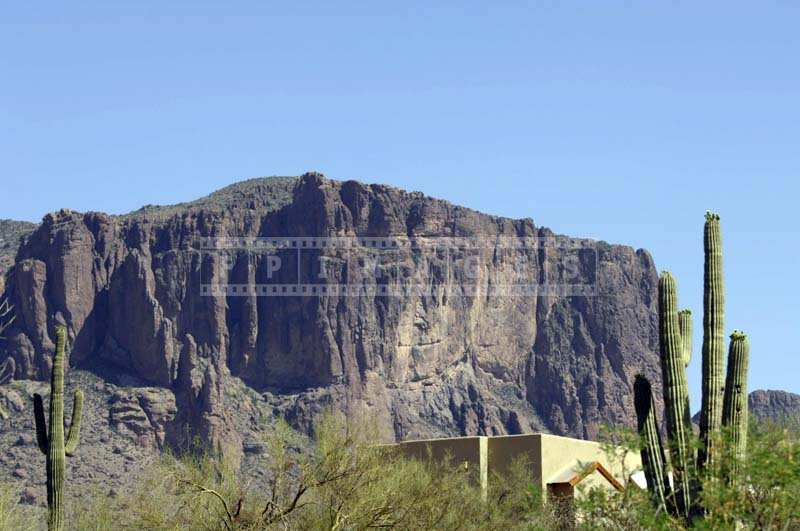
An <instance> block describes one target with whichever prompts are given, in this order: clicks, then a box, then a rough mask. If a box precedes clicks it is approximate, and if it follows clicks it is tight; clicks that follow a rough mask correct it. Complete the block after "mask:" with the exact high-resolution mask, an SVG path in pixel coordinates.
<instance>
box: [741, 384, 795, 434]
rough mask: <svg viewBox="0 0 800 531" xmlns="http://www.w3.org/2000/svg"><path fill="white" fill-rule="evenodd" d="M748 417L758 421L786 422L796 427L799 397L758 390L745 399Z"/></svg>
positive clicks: (780, 392) (782, 392)
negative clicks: (748, 410) (748, 408)
mask: <svg viewBox="0 0 800 531" xmlns="http://www.w3.org/2000/svg"><path fill="white" fill-rule="evenodd" d="M747 402H748V406H749V407H750V416H751V417H752V418H755V419H758V420H770V421H775V422H784V421H787V422H789V423H791V424H792V425H794V426H797V425H798V424H797V423H798V421H800V395H797V394H794V393H788V392H786V391H775V390H772V389H770V390H763V389H758V390H756V391H753V392H752V393H750V395H749V396H748V397H747Z"/></svg>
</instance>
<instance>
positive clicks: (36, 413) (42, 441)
mask: <svg viewBox="0 0 800 531" xmlns="http://www.w3.org/2000/svg"><path fill="white" fill-rule="evenodd" d="M33 418H34V420H35V421H36V441H37V443H38V444H39V450H41V451H42V453H43V454H45V455H47V450H48V447H49V446H50V445H49V443H48V441H47V421H46V420H45V418H44V402H42V395H40V394H38V393H37V394H35V395H33Z"/></svg>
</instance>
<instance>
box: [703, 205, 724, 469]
mask: <svg viewBox="0 0 800 531" xmlns="http://www.w3.org/2000/svg"><path fill="white" fill-rule="evenodd" d="M703 251H704V253H705V266H704V269H703V380H702V388H703V403H702V406H701V409H700V439H701V441H702V443H703V446H702V448H701V449H700V452H699V455H698V460H697V462H698V465H699V466H700V467H701V468H702V467H703V466H705V464H706V462H707V461H709V460H710V459H713V455H714V452H713V450H712V445H713V444H714V440H715V438H716V437H715V435H716V434H717V433H718V432H719V428H720V426H721V424H722V402H723V400H724V391H725V388H724V383H723V377H724V366H723V363H724V355H725V337H724V335H725V330H724V327H725V288H724V286H723V282H722V236H721V233H720V226H719V214H714V213H712V212H706V223H705V227H704V230H703Z"/></svg>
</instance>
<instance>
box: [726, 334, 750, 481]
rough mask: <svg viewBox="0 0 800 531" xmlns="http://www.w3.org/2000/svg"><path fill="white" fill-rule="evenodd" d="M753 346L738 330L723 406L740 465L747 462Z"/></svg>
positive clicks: (734, 462) (734, 337)
mask: <svg viewBox="0 0 800 531" xmlns="http://www.w3.org/2000/svg"><path fill="white" fill-rule="evenodd" d="M749 357H750V343H749V342H748V340H747V336H746V335H745V334H744V333H742V332H741V331H738V330H734V332H733V334H731V342H730V347H729V350H728V374H727V378H726V379H725V401H724V402H723V406H722V425H723V426H725V427H726V428H727V429H729V430H730V437H731V442H732V444H733V451H734V455H735V458H734V460H733V469H734V472H735V470H736V465H737V462H739V461H741V460H742V459H744V456H745V453H746V451H747V428H748V426H747V424H748V408H747V369H748V364H749Z"/></svg>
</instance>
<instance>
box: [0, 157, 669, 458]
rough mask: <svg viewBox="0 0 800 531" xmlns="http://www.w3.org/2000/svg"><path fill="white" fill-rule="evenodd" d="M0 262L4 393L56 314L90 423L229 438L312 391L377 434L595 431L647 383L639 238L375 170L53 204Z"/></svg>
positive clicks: (283, 413)
mask: <svg viewBox="0 0 800 531" xmlns="http://www.w3.org/2000/svg"><path fill="white" fill-rule="evenodd" d="M565 215H566V214H565ZM7 279H8V280H7V286H6V296H7V297H8V298H9V300H10V301H11V303H12V304H13V305H14V307H15V310H16V312H17V319H16V321H15V323H14V326H13V327H12V328H10V329H9V330H8V331H7V334H6V335H7V341H6V342H5V343H3V344H0V349H2V350H0V361H2V360H3V359H5V358H6V357H8V356H11V357H13V358H14V359H15V361H16V371H17V372H16V374H15V377H16V379H17V380H20V381H17V382H13V383H12V384H10V385H12V386H18V387H19V386H22V387H19V388H14V389H16V390H14V389H11V390H13V391H14V393H16V395H19V396H20V397H22V398H20V400H22V402H25V401H26V399H24V396H23V395H25V394H26V393H28V392H29V389H28V387H30V386H34V387H35V386H37V385H39V384H37V383H36V381H42V380H46V379H47V378H48V376H49V371H50V363H51V356H52V351H53V348H54V344H53V337H54V331H53V330H54V324H55V323H56V322H57V321H58V322H63V323H65V324H66V325H67V328H68V335H69V340H70V341H69V342H70V344H71V352H70V364H71V366H72V367H73V371H72V373H73V374H74V375H78V376H79V377H80V378H84V379H86V381H87V382H91V386H92V387H93V389H94V388H96V389H97V390H98V392H97V393H95V395H92V396H94V398H93V399H94V400H95V401H98V402H99V403H100V407H98V408H96V410H95V411H96V414H97V415H99V417H98V419H96V420H97V423H98V424H97V426H98V428H97V430H99V431H98V435H97V437H98V438H99V437H105V435H102V434H101V433H100V432H101V431H103V430H110V431H109V433H113V434H115V435H114V436H115V437H116V436H120V435H124V436H125V437H127V438H128V439H129V440H131V441H135V442H136V444H138V445H141V446H144V447H149V448H154V449H158V448H159V447H162V446H165V445H172V446H179V445H182V444H184V443H185V442H186V438H187V437H192V438H194V437H199V438H200V440H202V441H206V442H207V443H208V444H209V445H211V446H213V447H215V448H217V449H220V450H222V451H225V452H227V453H228V454H229V455H231V456H233V457H238V458H247V453H248V451H249V450H248V449H252V448H254V446H253V445H254V444H257V443H255V442H254V441H255V440H256V439H257V433H258V431H259V429H261V428H263V426H264V425H265V423H267V422H268V421H269V419H270V418H273V417H278V416H280V417H284V418H286V419H287V420H289V422H290V423H292V424H293V425H295V426H296V427H298V428H299V429H303V430H309V429H310V427H311V426H312V424H313V421H314V418H315V416H316V415H317V414H318V413H319V412H320V411H321V410H322V409H324V408H326V407H334V408H340V409H343V410H345V411H348V412H356V411H360V412H363V413H366V414H368V415H370V416H371V417H372V418H374V419H375V420H376V421H377V422H378V423H379V425H380V426H381V429H382V433H383V435H384V437H385V438H386V439H389V440H391V439H407V438H417V437H433V436H444V435H458V434H504V433H523V432H536V431H543V430H544V431H549V432H553V433H558V434H567V435H572V436H577V437H594V436H595V435H596V434H597V431H598V428H599V426H601V425H602V424H627V425H630V426H633V425H634V415H633V406H632V398H631V395H632V390H631V386H632V382H633V376H634V375H635V374H636V373H637V372H644V373H645V374H647V375H648V376H649V377H650V379H651V380H652V381H653V382H654V387H655V389H656V394H657V396H658V400H660V374H659V363H658V358H657V344H658V335H657V322H656V304H657V296H656V293H657V273H656V269H655V266H654V264H653V260H652V259H651V257H650V255H649V254H648V253H647V252H646V251H644V250H634V249H632V248H629V247H625V246H618V245H610V244H607V243H604V242H596V241H590V240H581V239H575V238H569V237H566V236H559V235H555V234H553V233H552V232H551V231H550V230H548V229H546V228H543V227H538V226H536V225H535V224H534V223H533V221H532V220H530V219H522V220H512V219H506V218H500V217H495V216H490V215H486V214H482V213H479V212H475V211H473V210H470V209H467V208H463V207H459V206H455V205H452V204H450V203H448V202H446V201H442V200H437V199H432V198H429V197H426V196H424V195H422V194H420V193H410V192H405V191H402V190H398V189H395V188H392V187H388V186H382V185H366V184H361V183H358V182H354V181H348V182H338V181H333V180H329V179H327V178H325V177H324V176H322V175H320V174H317V173H309V174H305V175H303V176H302V177H286V178H282V177H275V178H264V179H255V180H251V181H246V182H243V183H239V184H237V185H233V186H231V187H228V188H225V189H223V190H220V191H219V192H216V193H214V194H212V195H210V196H208V197H206V198H204V199H201V200H198V201H195V202H192V203H185V204H181V205H174V206H170V207H145V208H143V209H140V210H138V211H136V212H133V213H131V214H128V215H124V216H111V215H107V214H102V213H96V212H89V213H77V212H72V211H68V210H62V211H60V212H57V213H53V214H49V215H47V216H46V217H45V218H44V220H43V221H42V223H41V225H39V226H38V227H37V228H36V230H35V231H34V232H33V233H32V234H30V235H29V236H28V237H27V238H26V239H25V241H24V243H23V244H22V246H21V247H20V248H19V252H18V253H17V258H16V262H15V263H14V264H13V267H11V268H10V270H9V271H8V276H7ZM537 289H538V290H540V291H539V292H538V295H535V293H536V292H535V291H533V290H537ZM304 290H305V291H304ZM26 386H27V387H26ZM23 387H24V389H23ZM120 393H121V396H119V397H117V395H118V394H120ZM123 395H124V396H123ZM115 397H116V398H115ZM0 398H2V397H0ZM90 398H91V396H90ZM14 400H15V399H14V396H13V394H12V399H11V402H9V403H8V404H7V405H8V406H9V407H10V408H11V409H12V410H13V411H17V412H18V413H14V414H19V415H23V414H26V413H25V412H24V409H25V408H16V407H15V406H14V404H13V403H12V402H14ZM7 402H8V400H7ZM17 405H19V404H17ZM154 412H155V413H154ZM21 418H22V417H19V419H20V420H18V421H17V422H23V421H22V420H21ZM125 418H132V419H134V420H132V421H131V422H129V423H126V421H124V420H119V419H125ZM128 424H131V425H128ZM132 426H133V427H132ZM254 434H256V435H254ZM108 436H109V437H111V435H108ZM23 446H24V445H23Z"/></svg>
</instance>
